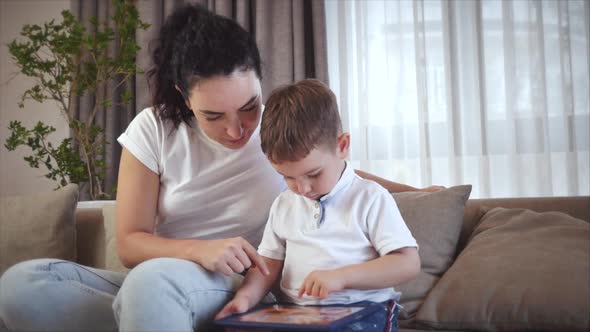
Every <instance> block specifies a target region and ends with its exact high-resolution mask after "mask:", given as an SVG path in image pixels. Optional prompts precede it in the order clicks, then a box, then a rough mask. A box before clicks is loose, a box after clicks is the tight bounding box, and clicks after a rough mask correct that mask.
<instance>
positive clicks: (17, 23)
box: [0, 0, 70, 197]
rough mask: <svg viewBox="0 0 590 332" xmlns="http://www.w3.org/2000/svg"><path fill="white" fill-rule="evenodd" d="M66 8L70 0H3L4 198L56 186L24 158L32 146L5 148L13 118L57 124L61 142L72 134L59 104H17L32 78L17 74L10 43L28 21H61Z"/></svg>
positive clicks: (0, 182)
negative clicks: (20, 106) (20, 105)
mask: <svg viewBox="0 0 590 332" xmlns="http://www.w3.org/2000/svg"><path fill="white" fill-rule="evenodd" d="M64 9H70V0H0V197H2V196H7V195H19V194H29V193H38V192H44V191H51V190H52V189H53V188H54V187H55V186H56V183H54V182H53V181H51V180H48V179H46V178H44V177H43V174H45V170H44V169H42V168H40V169H33V168H31V167H29V165H28V163H27V162H26V161H24V160H23V157H24V156H26V155H28V152H30V150H29V149H28V148H26V147H21V148H19V149H17V150H16V151H8V150H7V149H6V148H5V147H4V143H5V141H6V138H7V137H8V136H9V131H8V129H7V127H8V123H9V122H10V121H11V120H19V121H21V122H22V123H23V125H24V126H25V127H31V126H32V125H34V124H35V123H37V122H38V121H43V122H44V123H45V124H47V125H51V126H53V127H55V128H56V129H57V131H56V132H55V133H53V134H52V136H51V140H52V141H53V142H60V141H61V140H62V139H63V138H65V137H66V136H67V135H68V127H67V124H66V122H65V120H64V119H63V118H62V116H61V115H60V113H59V109H58V108H57V105H55V104H53V103H49V102H47V103H43V104H39V103H36V102H34V101H28V102H26V103H25V108H23V109H20V108H19V107H18V106H17V102H18V101H19V100H20V96H21V95H22V93H23V92H24V91H25V90H26V89H27V88H29V87H31V86H32V84H31V82H32V81H31V80H30V79H28V78H26V77H24V76H21V75H19V76H16V77H15V75H14V74H15V73H16V72H17V67H16V66H15V65H14V63H13V61H12V59H11V58H10V54H9V53H8V47H7V46H6V44H7V43H9V42H10V41H12V40H13V39H15V38H18V37H19V36H20V31H21V28H22V26H23V25H24V24H41V23H42V22H46V21H49V20H51V19H52V18H56V19H58V20H59V19H60V18H61V11H62V10H64Z"/></svg>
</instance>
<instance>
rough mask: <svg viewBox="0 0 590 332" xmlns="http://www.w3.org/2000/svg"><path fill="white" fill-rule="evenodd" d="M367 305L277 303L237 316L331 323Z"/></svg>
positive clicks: (246, 319)
mask: <svg viewBox="0 0 590 332" xmlns="http://www.w3.org/2000/svg"><path fill="white" fill-rule="evenodd" d="M364 308H365V307H329V306H325V307H317V306H315V307H309V306H293V305H281V304H276V305H273V306H270V307H266V308H262V309H260V310H257V311H253V312H249V313H247V314H244V315H240V316H238V317H236V320H237V321H240V322H258V323H280V324H297V325H329V324H330V323H332V322H334V321H336V320H339V319H342V318H344V317H346V316H349V315H351V314H354V313H356V312H359V311H361V310H363V309H364Z"/></svg>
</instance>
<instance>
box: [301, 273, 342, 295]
mask: <svg viewBox="0 0 590 332" xmlns="http://www.w3.org/2000/svg"><path fill="white" fill-rule="evenodd" d="M344 284H345V281H344V277H343V274H342V273H340V272H339V271H337V270H324V271H320V270H317V271H313V272H311V273H310V274H308V275H307V277H305V280H303V285H301V288H299V295H298V296H299V298H301V297H302V296H303V295H304V294H306V295H309V296H315V297H319V298H322V299H323V298H326V297H328V295H330V293H333V292H337V291H340V290H342V289H344Z"/></svg>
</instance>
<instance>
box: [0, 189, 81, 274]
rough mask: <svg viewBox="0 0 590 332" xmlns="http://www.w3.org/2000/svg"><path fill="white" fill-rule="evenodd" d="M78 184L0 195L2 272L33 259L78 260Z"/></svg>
mask: <svg viewBox="0 0 590 332" xmlns="http://www.w3.org/2000/svg"><path fill="white" fill-rule="evenodd" d="M77 203H78V186H77V185H76V184H70V185H67V186H65V187H63V188H61V189H59V190H56V191H53V192H50V193H43V194H35V195H27V196H7V197H2V198H0V275H1V274H2V273H4V271H6V270H7V269H8V268H9V267H10V266H12V265H14V264H16V263H19V262H22V261H25V260H29V259H34V258H61V259H66V260H70V261H75V260H76V230H75V227H76V225H75V218H74V212H75V210H76V204H77Z"/></svg>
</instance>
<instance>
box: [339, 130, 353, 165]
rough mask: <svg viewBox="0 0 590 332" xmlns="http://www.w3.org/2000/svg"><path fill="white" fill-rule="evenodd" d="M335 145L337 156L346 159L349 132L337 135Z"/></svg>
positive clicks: (348, 146)
mask: <svg viewBox="0 0 590 332" xmlns="http://www.w3.org/2000/svg"><path fill="white" fill-rule="evenodd" d="M337 147H338V151H337V152H336V153H337V154H338V157H339V158H340V159H346V158H347V157H348V150H349V149H350V134H349V133H342V134H340V136H338V140H337Z"/></svg>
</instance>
